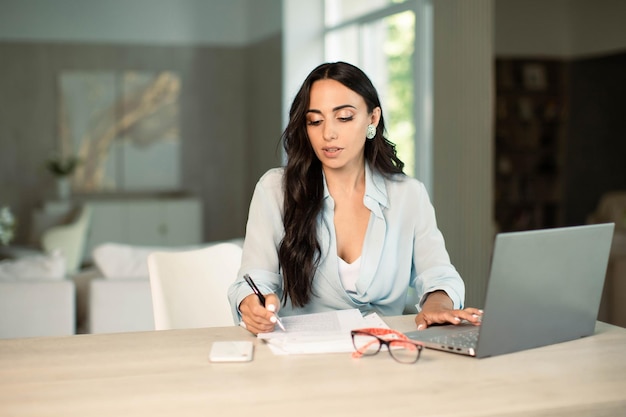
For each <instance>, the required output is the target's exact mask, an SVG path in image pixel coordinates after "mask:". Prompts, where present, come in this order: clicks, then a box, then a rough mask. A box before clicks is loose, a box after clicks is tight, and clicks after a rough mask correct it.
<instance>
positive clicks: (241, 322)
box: [239, 321, 248, 329]
mask: <svg viewBox="0 0 626 417" xmlns="http://www.w3.org/2000/svg"><path fill="white" fill-rule="evenodd" d="M239 325H240V326H241V327H243V328H244V329H247V328H248V326H246V323H244V322H243V321H240V322H239Z"/></svg>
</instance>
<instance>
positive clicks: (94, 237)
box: [43, 198, 203, 260]
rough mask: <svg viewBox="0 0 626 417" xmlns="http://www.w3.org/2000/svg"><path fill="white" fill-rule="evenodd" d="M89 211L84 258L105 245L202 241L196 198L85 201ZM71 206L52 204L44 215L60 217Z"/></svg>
mask: <svg viewBox="0 0 626 417" xmlns="http://www.w3.org/2000/svg"><path fill="white" fill-rule="evenodd" d="M84 203H85V204H87V205H89V206H90V207H91V209H92V218H91V225H90V228H89V234H88V236H87V243H86V247H85V255H84V258H85V259H86V260H87V259H90V258H91V252H92V250H93V248H94V247H96V246H98V245H99V244H101V243H105V242H116V243H126V244H130V245H139V246H187V245H197V244H200V243H202V240H203V219H202V203H201V202H200V200H198V199H196V198H177V199H159V198H154V199H128V200H126V199H123V200H87V201H85V202H84ZM71 208H72V203H69V202H58V201H51V202H47V203H46V204H45V206H44V213H43V214H44V216H48V215H49V216H55V217H57V218H58V217H59V214H58V213H62V212H65V213H67V212H69V210H71Z"/></svg>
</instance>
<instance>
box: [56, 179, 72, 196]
mask: <svg viewBox="0 0 626 417" xmlns="http://www.w3.org/2000/svg"><path fill="white" fill-rule="evenodd" d="M71 193H72V184H71V183H70V179H69V178H68V177H59V178H57V197H58V198H59V200H67V199H69V198H70V195H71Z"/></svg>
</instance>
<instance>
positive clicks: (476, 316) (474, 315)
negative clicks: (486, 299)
mask: <svg viewBox="0 0 626 417" xmlns="http://www.w3.org/2000/svg"><path fill="white" fill-rule="evenodd" d="M472 317H474V318H475V319H477V318H478V317H480V316H479V315H478V314H472Z"/></svg>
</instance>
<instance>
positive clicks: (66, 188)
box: [46, 155, 80, 200]
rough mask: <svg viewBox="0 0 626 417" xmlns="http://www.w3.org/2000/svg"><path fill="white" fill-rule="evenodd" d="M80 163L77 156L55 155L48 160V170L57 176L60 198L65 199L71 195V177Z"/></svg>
mask: <svg viewBox="0 0 626 417" xmlns="http://www.w3.org/2000/svg"><path fill="white" fill-rule="evenodd" d="M79 164H80V159H79V158H78V157H76V156H69V157H63V156H61V155H55V156H52V157H51V158H48V160H47V161H46V168H47V170H48V171H49V172H50V173H51V174H52V175H54V176H55V177H56V180H57V192H58V195H59V198H60V199H62V200H64V199H67V198H68V197H69V196H70V187H71V185H70V177H71V176H72V174H73V173H74V171H76V168H77V167H78V165H79Z"/></svg>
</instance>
